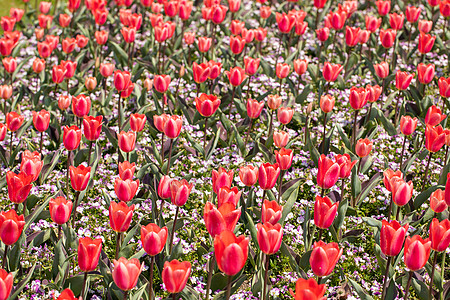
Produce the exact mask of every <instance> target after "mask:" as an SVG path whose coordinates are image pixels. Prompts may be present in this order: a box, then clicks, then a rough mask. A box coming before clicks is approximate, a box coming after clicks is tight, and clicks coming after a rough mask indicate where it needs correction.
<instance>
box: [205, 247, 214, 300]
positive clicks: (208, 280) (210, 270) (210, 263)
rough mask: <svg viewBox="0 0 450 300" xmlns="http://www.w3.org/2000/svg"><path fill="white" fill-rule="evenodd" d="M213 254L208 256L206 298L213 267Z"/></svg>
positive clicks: (207, 299)
mask: <svg viewBox="0 0 450 300" xmlns="http://www.w3.org/2000/svg"><path fill="white" fill-rule="evenodd" d="M214 260H215V257H214V254H213V255H212V256H211V257H210V258H209V269H208V279H207V283H206V300H209V290H210V289H211V279H212V273H213V269H214Z"/></svg>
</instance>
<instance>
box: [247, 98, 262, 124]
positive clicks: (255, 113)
mask: <svg viewBox="0 0 450 300" xmlns="http://www.w3.org/2000/svg"><path fill="white" fill-rule="evenodd" d="M263 108H264V101H261V102H258V100H255V99H248V101H247V115H248V117H249V118H250V119H257V118H259V116H260V115H261V112H262V110H263Z"/></svg>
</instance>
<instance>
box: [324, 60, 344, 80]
mask: <svg viewBox="0 0 450 300" xmlns="http://www.w3.org/2000/svg"><path fill="white" fill-rule="evenodd" d="M343 68H344V67H343V66H341V65H340V64H331V63H329V62H325V64H324V66H323V70H322V75H323V78H324V79H325V80H326V81H328V82H333V81H336V79H337V77H338V75H339V73H341V71H342V69H343Z"/></svg>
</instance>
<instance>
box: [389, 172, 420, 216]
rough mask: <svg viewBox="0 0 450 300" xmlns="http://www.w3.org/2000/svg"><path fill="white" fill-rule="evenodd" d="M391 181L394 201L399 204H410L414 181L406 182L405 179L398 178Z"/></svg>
mask: <svg viewBox="0 0 450 300" xmlns="http://www.w3.org/2000/svg"><path fill="white" fill-rule="evenodd" d="M390 183H391V188H392V201H393V202H394V203H395V204H397V205H398V206H404V205H406V204H408V202H409V200H411V197H412V193H413V188H414V186H413V183H412V181H408V182H406V181H404V180H403V179H397V180H393V181H391V182H390ZM399 209H400V208H399Z"/></svg>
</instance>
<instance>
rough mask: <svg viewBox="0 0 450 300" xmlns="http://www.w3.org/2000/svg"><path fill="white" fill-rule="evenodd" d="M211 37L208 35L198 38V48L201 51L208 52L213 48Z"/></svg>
mask: <svg viewBox="0 0 450 300" xmlns="http://www.w3.org/2000/svg"><path fill="white" fill-rule="evenodd" d="M211 42H212V39H211V38H207V37H203V36H202V37H199V38H198V49H199V51H200V52H202V53H205V52H208V50H209V48H211Z"/></svg>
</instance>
